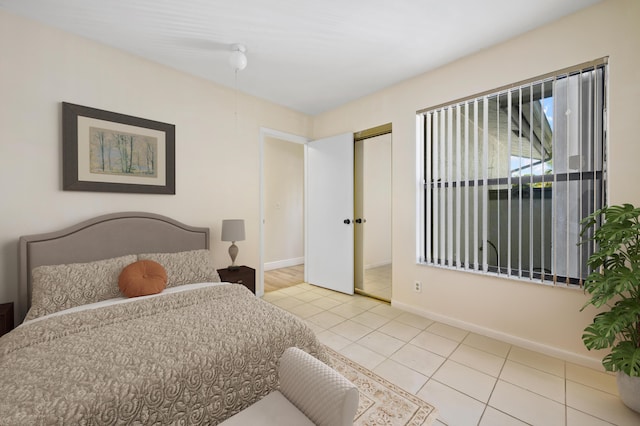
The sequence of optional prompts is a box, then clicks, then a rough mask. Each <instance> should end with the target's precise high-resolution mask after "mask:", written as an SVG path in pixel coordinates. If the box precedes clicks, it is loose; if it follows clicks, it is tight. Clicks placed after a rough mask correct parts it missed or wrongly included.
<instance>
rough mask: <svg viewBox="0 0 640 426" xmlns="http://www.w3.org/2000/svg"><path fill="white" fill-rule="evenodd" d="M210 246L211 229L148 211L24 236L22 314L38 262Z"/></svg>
mask: <svg viewBox="0 0 640 426" xmlns="http://www.w3.org/2000/svg"><path fill="white" fill-rule="evenodd" d="M208 248H209V228H197V227H193V226H189V225H185V224H183V223H180V222H178V221H176V220H173V219H171V218H169V217H166V216H161V215H158V214H153V213H144V212H124V213H112V214H107V215H104V216H98V217H96V218H93V219H89V220H87V221H84V222H82V223H79V224H77V225H74V226H71V227H69V228H65V229H62V230H60V231H56V232H50V233H46V234H36V235H27V236H23V237H20V242H19V254H18V256H19V262H20V271H19V285H20V288H19V293H18V303H17V305H18V306H17V309H18V312H19V319H20V321H22V319H23V318H24V317H25V315H26V314H27V311H28V309H29V307H30V306H31V271H32V270H33V268H35V267H37V266H41V265H58V264H64V263H81V262H91V261H94V260H101V259H109V258H112V257H118V256H123V255H127V254H138V253H173V252H178V251H187V250H196V249H208Z"/></svg>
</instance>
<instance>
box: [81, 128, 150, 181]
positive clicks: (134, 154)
mask: <svg viewBox="0 0 640 426" xmlns="http://www.w3.org/2000/svg"><path fill="white" fill-rule="evenodd" d="M89 141H90V142H89V144H90V145H89V146H90V149H89V155H90V171H91V173H97V174H106V175H132V176H140V177H153V178H155V177H157V176H158V170H157V164H158V139H157V138H154V137H151V136H145V135H136V134H133V133H124V132H115V131H112V130H108V129H101V128H99V127H90V128H89Z"/></svg>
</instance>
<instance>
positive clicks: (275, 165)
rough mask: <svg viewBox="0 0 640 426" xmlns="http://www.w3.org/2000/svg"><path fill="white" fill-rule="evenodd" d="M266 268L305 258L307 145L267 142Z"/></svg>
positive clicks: (290, 263) (265, 174)
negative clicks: (305, 165)
mask: <svg viewBox="0 0 640 426" xmlns="http://www.w3.org/2000/svg"><path fill="white" fill-rule="evenodd" d="M264 221H265V222H264V263H265V270H270V269H274V268H277V267H283V266H292V265H297V264H299V263H302V262H303V261H304V145H303V144H299V143H295V142H287V141H283V140H279V139H274V138H265V142H264Z"/></svg>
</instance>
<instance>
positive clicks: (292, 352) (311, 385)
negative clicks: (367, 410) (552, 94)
mask: <svg viewBox="0 0 640 426" xmlns="http://www.w3.org/2000/svg"><path fill="white" fill-rule="evenodd" d="M278 375H279V379H280V390H279V391H274V392H271V393H270V394H269V395H267V396H265V397H264V398H262V399H261V400H260V401H258V402H256V403H255V404H253V405H251V406H250V407H248V408H246V409H244V410H243V411H241V412H239V413H238V414H236V415H235V416H233V417H230V418H229V419H227V420H225V421H224V422H223V423H221V425H223V426H247V425H277V426H304V425H310V426H313V425H317V426H347V425H348V426H351V425H353V418H354V416H355V414H356V410H357V408H358V398H359V396H358V388H357V387H356V386H355V385H354V384H353V383H351V382H350V381H348V380H347V379H345V378H344V376H342V375H341V374H340V373H338V372H337V371H335V370H334V369H332V368H331V367H329V366H327V365H326V364H324V363H322V362H321V361H318V360H317V359H316V358H314V357H312V356H311V355H309V354H307V353H306V352H304V351H302V350H300V349H298V348H294V347H292V348H288V349H287V350H285V351H284V353H283V354H282V356H281V357H280V365H279V366H278Z"/></svg>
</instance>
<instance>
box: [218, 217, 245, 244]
mask: <svg viewBox="0 0 640 426" xmlns="http://www.w3.org/2000/svg"><path fill="white" fill-rule="evenodd" d="M221 239H222V241H244V219H225V220H223V221H222V236H221Z"/></svg>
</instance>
